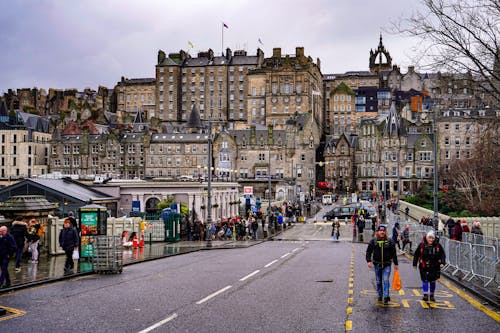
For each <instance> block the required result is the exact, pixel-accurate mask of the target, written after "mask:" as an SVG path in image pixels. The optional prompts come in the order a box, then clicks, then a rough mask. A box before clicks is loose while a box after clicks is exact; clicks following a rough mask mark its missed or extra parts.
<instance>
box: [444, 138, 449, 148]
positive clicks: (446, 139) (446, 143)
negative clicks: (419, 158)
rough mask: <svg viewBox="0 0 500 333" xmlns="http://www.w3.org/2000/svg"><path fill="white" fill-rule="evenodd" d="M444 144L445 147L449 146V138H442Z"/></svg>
mask: <svg viewBox="0 0 500 333" xmlns="http://www.w3.org/2000/svg"><path fill="white" fill-rule="evenodd" d="M444 144H445V145H447V146H448V145H449V144H450V138H449V137H446V138H444Z"/></svg>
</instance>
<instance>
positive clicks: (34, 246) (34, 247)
mask: <svg viewBox="0 0 500 333" xmlns="http://www.w3.org/2000/svg"><path fill="white" fill-rule="evenodd" d="M42 236H43V226H42V225H41V224H40V223H37V222H36V220H35V219H31V220H30V221H29V225H28V244H29V248H30V250H31V263H32V264H36V263H38V255H39V253H38V243H39V242H40V238H41V237H42Z"/></svg>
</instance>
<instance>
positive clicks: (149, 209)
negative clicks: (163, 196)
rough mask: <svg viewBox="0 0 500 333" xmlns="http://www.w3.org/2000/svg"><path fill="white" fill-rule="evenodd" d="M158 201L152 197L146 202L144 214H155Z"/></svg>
mask: <svg viewBox="0 0 500 333" xmlns="http://www.w3.org/2000/svg"><path fill="white" fill-rule="evenodd" d="M159 203H160V199H158V198H155V197H152V198H149V199H148V200H147V201H146V213H156V212H158V204H159Z"/></svg>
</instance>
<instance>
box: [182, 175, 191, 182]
mask: <svg viewBox="0 0 500 333" xmlns="http://www.w3.org/2000/svg"><path fill="white" fill-rule="evenodd" d="M179 180H180V181H181V182H192V181H194V177H193V176H191V175H182V176H180V177H179Z"/></svg>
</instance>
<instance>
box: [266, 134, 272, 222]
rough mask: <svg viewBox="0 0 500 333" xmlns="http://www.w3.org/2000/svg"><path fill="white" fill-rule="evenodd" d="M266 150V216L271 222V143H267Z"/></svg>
mask: <svg viewBox="0 0 500 333" xmlns="http://www.w3.org/2000/svg"><path fill="white" fill-rule="evenodd" d="M267 150H268V155H269V156H268V164H267V188H268V190H269V205H268V207H267V216H268V217H269V223H271V144H270V143H268V144H267Z"/></svg>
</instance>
